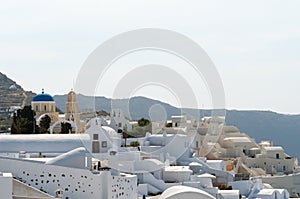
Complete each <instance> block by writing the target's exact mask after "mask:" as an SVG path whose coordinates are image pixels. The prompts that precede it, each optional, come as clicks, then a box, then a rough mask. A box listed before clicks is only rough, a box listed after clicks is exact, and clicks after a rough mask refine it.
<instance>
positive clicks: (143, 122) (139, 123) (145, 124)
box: [138, 118, 150, 126]
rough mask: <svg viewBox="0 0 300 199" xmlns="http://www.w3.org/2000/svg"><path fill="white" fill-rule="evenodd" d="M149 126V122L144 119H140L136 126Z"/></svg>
mask: <svg viewBox="0 0 300 199" xmlns="http://www.w3.org/2000/svg"><path fill="white" fill-rule="evenodd" d="M149 124H150V120H147V119H145V118H141V119H139V120H138V125H139V126H147V125H149Z"/></svg>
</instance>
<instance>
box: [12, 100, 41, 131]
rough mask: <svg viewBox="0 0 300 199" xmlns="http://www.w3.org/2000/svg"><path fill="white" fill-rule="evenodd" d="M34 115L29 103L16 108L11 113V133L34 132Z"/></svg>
mask: <svg viewBox="0 0 300 199" xmlns="http://www.w3.org/2000/svg"><path fill="white" fill-rule="evenodd" d="M34 116H35V112H34V111H33V110H32V109H31V106H30V105H29V106H24V108H23V109H19V110H17V112H16V113H14V115H13V122H12V125H11V134H33V133H35V127H36V121H35V118H34Z"/></svg>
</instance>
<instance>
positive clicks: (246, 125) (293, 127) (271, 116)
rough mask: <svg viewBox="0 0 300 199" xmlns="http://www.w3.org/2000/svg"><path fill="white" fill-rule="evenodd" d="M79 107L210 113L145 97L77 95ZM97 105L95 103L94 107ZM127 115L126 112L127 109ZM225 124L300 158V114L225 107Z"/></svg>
mask: <svg viewBox="0 0 300 199" xmlns="http://www.w3.org/2000/svg"><path fill="white" fill-rule="evenodd" d="M54 99H55V102H56V106H57V107H58V108H59V109H61V110H65V102H66V100H67V95H55V96H54ZM77 99H78V102H79V110H80V111H81V112H86V111H91V110H93V109H94V107H95V109H96V110H104V111H106V112H110V111H111V106H112V104H113V107H114V108H121V109H122V110H124V109H125V108H126V107H127V105H126V104H127V103H129V106H128V107H129V112H130V116H131V118H132V119H135V120H136V119H140V118H142V117H144V118H148V119H149V117H150V116H149V109H150V108H151V107H152V106H154V105H159V106H162V107H163V108H164V109H165V112H166V117H167V118H168V119H170V118H171V116H172V115H179V114H181V112H183V113H187V114H190V115H193V116H194V117H195V118H196V119H199V117H200V116H201V117H203V116H210V115H211V111H210V110H197V109H182V110H181V109H179V108H177V107H174V106H172V105H170V104H167V103H164V102H161V101H158V100H153V99H149V98H146V97H133V98H131V99H130V100H128V99H114V100H112V99H109V98H106V97H95V98H94V97H88V96H84V95H80V94H79V95H77ZM94 104H95V106H94ZM125 114H126V112H125ZM226 124H227V125H235V126H237V127H238V128H239V129H240V131H241V132H244V133H247V134H248V135H249V136H251V137H253V138H255V139H256V141H261V140H271V141H273V142H274V144H275V145H281V146H283V147H284V148H285V149H286V152H287V153H288V154H290V155H292V156H295V157H298V158H300V149H299V148H300V147H299V143H298V142H299V140H300V115H286V114H279V113H275V112H272V111H252V110H251V111H247V110H226Z"/></svg>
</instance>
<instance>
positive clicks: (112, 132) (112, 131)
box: [102, 126, 119, 138]
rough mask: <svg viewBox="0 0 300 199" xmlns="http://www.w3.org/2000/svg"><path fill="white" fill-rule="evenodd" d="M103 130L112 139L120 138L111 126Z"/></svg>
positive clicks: (104, 127)
mask: <svg viewBox="0 0 300 199" xmlns="http://www.w3.org/2000/svg"><path fill="white" fill-rule="evenodd" d="M102 128H103V129H104V130H105V131H106V132H107V133H108V135H109V137H111V138H115V137H119V135H118V133H117V132H116V131H115V130H114V129H113V128H111V127H109V126H102Z"/></svg>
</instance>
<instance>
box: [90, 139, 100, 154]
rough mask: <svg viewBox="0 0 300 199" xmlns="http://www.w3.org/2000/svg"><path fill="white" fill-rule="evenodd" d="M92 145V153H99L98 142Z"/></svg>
mask: <svg viewBox="0 0 300 199" xmlns="http://www.w3.org/2000/svg"><path fill="white" fill-rule="evenodd" d="M92 145H93V146H92V153H99V142H98V141H93V144H92Z"/></svg>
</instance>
